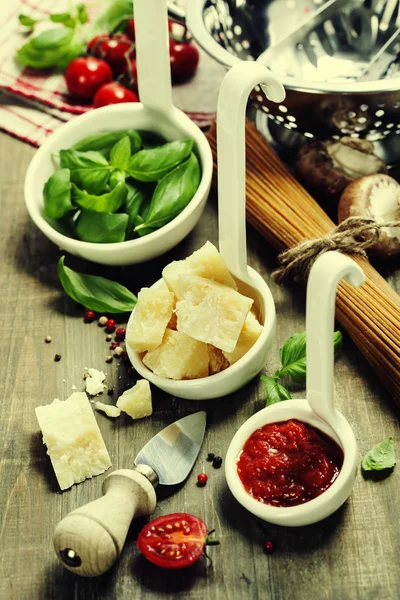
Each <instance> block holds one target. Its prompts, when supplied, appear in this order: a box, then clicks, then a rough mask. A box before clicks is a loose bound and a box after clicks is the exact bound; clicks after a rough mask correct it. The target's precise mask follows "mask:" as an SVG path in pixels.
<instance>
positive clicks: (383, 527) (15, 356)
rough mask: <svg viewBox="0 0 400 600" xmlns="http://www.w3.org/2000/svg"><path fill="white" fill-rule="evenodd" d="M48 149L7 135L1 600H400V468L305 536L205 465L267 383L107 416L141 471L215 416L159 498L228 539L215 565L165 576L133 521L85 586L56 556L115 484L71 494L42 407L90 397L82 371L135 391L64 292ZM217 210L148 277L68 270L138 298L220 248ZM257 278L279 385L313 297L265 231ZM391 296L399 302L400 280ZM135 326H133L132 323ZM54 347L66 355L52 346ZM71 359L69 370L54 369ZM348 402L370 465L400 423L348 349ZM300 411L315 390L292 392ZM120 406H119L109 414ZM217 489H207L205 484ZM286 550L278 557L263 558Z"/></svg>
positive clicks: (0, 275)
mask: <svg viewBox="0 0 400 600" xmlns="http://www.w3.org/2000/svg"><path fill="white" fill-rule="evenodd" d="M33 154H34V149H33V148H30V147H29V146H27V145H24V144H23V143H21V142H19V141H16V140H14V139H12V138H10V137H8V136H6V135H0V156H1V161H0V182H1V183H0V186H1V187H0V191H1V208H2V218H1V225H0V226H1V238H0V239H1V263H0V269H1V270H0V289H1V299H2V332H3V333H2V343H1V350H0V352H1V362H0V365H1V378H0V381H1V395H2V401H1V405H0V443H1V447H2V452H1V456H0V472H1V486H0V515H1V525H0V598H1V599H2V600H14V599H24V600H25V599H26V600H36V599H38V600H39V599H40V600H43V599H50V598H51V599H72V598H74V599H77V600H92V599H96V600H97V599H103V598H104V599H105V598H107V599H118V600H125V599H128V598H129V599H132V598H135V599H136V598H137V599H139V598H140V599H141V600H142V599H143V600H144V599H146V600H147V599H150V598H151V599H153V598H161V597H163V598H171V599H172V598H185V600H203V599H207V598H209V599H213V600H222V599H224V600H236V599H242V598H251V599H253V598H254V599H255V598H271V599H274V600H288V599H291V600H294V599H299V600H303V599H304V600H322V599H329V600H350V599H351V600H353V599H356V598H357V599H362V600H368V599H371V600H378V599H384V600H389V599H391V598H393V599H398V598H399V594H400V592H399V589H400V569H399V555H400V495H399V493H398V489H399V485H400V470H399V467H398V468H397V470H396V469H395V471H394V472H393V473H392V474H391V475H390V476H389V477H387V478H386V479H383V480H381V481H372V480H366V479H364V477H363V476H362V474H361V473H359V474H358V476H357V480H356V485H355V488H354V492H353V494H352V496H351V497H350V499H349V500H348V502H346V504H345V505H344V506H343V507H342V508H341V509H340V510H339V511H338V512H337V513H336V514H335V515H333V516H332V517H330V518H328V519H326V520H325V521H323V522H322V523H319V524H317V525H313V526H309V527H303V528H299V529H289V528H281V527H276V526H272V525H269V524H267V523H264V522H262V521H259V520H257V519H256V518H255V517H253V516H252V515H251V514H249V513H248V512H246V510H245V509H243V508H242V507H241V506H240V505H239V504H238V503H237V502H236V501H235V500H234V498H233V497H232V496H231V494H230V492H229V490H228V489H227V486H226V483H225V479H224V471H223V469H220V470H215V469H213V468H212V467H211V465H210V463H208V462H207V461H206V456H207V453H208V452H214V453H217V454H221V455H222V456H224V455H225V452H226V450H227V447H228V444H229V442H230V440H231V438H232V436H233V434H234V433H235V431H236V430H237V429H238V427H239V426H240V425H241V424H242V423H243V422H244V420H245V419H247V418H248V417H249V416H251V415H252V414H254V412H256V411H257V410H259V409H261V408H262V407H263V406H264V403H265V399H264V393H263V389H262V385H261V383H260V381H259V378H256V379H255V380H254V381H253V382H252V383H251V384H249V385H247V386H246V387H245V388H244V389H242V390H241V391H239V392H237V393H236V394H234V395H233V396H231V397H228V398H225V399H221V400H219V401H218V400H216V401H210V402H204V403H196V402H191V401H184V400H179V399H177V398H171V397H168V395H166V394H164V393H162V392H159V391H157V390H155V389H154V390H153V391H154V413H153V415H152V416H151V417H149V418H147V419H143V420H142V421H138V422H134V421H132V420H130V419H129V417H127V418H124V417H121V418H120V419H117V420H116V421H112V420H111V419H108V418H107V417H105V416H104V415H102V414H100V413H96V419H97V422H98V423H99V426H100V428H101V431H102V434H103V436H104V439H105V442H106V445H107V448H108V450H109V452H110V455H111V459H112V463H113V468H114V469H117V468H122V467H129V466H131V465H132V463H133V459H134V457H135V455H136V453H137V451H138V450H139V449H140V448H141V447H142V445H143V444H144V443H145V442H147V441H148V440H149V439H150V438H151V437H152V436H153V435H154V434H155V433H157V432H158V431H159V430H160V429H161V428H163V427H164V426H165V425H167V424H169V423H171V422H172V421H174V420H175V419H177V418H180V417H182V416H185V415H186V414H189V413H191V412H194V411H196V410H199V409H205V410H206V411H207V420H208V426H207V432H206V437H205V441H204V445H203V447H202V450H201V453H200V456H199V459H198V461H197V463H196V465H195V468H194V470H193V472H192V474H191V475H190V477H189V478H188V480H187V481H186V483H185V484H184V485H183V486H181V487H180V488H179V489H174V490H161V488H159V490H158V496H159V503H158V505H157V509H156V513H155V516H158V515H163V514H168V513H171V512H178V511H184V512H188V513H193V514H195V515H197V516H199V517H201V518H203V519H204V520H205V521H206V522H207V524H208V526H209V528H210V529H212V528H215V529H216V536H217V537H218V538H219V539H220V541H221V545H220V546H219V547H214V548H211V549H210V551H209V554H210V556H211V557H212V559H213V564H212V565H211V564H209V562H208V561H207V560H206V559H204V560H203V559H201V560H200V561H199V562H198V563H197V564H196V565H195V566H193V567H191V568H189V569H186V570H183V571H181V572H170V571H165V570H162V569H159V568H157V567H155V566H153V565H152V564H150V563H148V562H147V561H146V560H145V559H144V558H143V557H142V556H141V555H140V553H139V551H138V550H137V548H136V544H135V537H136V535H137V533H138V531H139V530H140V528H141V526H142V525H143V521H141V522H134V523H133V525H132V528H131V531H130V533H129V536H128V540H127V543H126V547H125V550H124V552H123V555H122V558H121V560H120V561H119V563H118V564H117V565H116V566H115V567H114V568H113V569H111V571H110V572H109V573H107V574H106V575H103V576H102V577H99V578H97V579H83V578H79V577H77V576H74V575H73V574H72V573H70V572H68V571H67V570H65V569H64V568H63V567H62V566H61V564H60V563H59V562H58V561H57V558H56V556H55V554H54V551H53V548H52V535H53V530H54V527H55V525H56V524H57V523H58V521H59V520H60V519H61V518H63V517H64V516H65V515H66V514H67V513H68V512H69V511H71V510H72V509H75V508H77V507H78V506H80V505H81V504H84V503H86V502H88V501H90V500H93V499H94V498H96V497H97V496H99V494H100V489H101V483H102V480H103V478H104V476H99V477H96V478H94V479H93V480H88V481H85V482H84V483H81V484H79V485H77V486H74V487H73V488H72V489H70V490H68V491H66V492H64V493H60V492H59V490H58V487H57V482H56V479H55V476H54V473H53V470H52V467H51V464H50V461H49V458H48V456H47V455H46V448H45V447H44V446H43V444H42V440H41V434H40V432H39V428H38V424H37V421H36V417H35V413H34V408H35V407H36V406H38V405H41V404H47V403H49V402H51V401H52V400H53V398H55V397H58V398H60V399H65V398H67V397H68V396H69V395H70V394H71V393H72V388H73V386H76V387H77V388H78V390H80V389H82V388H83V379H82V378H83V374H84V367H95V368H97V369H103V370H104V371H105V372H106V373H107V383H108V385H109V386H113V387H114V388H115V393H114V399H116V398H117V396H118V394H119V393H120V392H122V391H123V390H125V389H126V388H127V387H129V386H131V385H132V384H133V383H134V381H135V377H134V376H133V375H132V374H129V373H128V370H127V368H126V367H125V366H124V365H123V364H122V363H121V362H120V361H118V360H114V361H113V363H111V364H106V363H105V357H106V355H107V354H108V353H109V351H108V344H107V343H106V342H105V333H104V330H103V329H101V328H99V327H98V326H97V325H96V323H92V324H85V323H84V322H83V318H82V317H83V312H84V311H83V309H82V307H80V306H77V305H76V304H75V303H74V302H72V301H71V300H70V299H69V298H68V297H66V296H65V294H64V293H63V291H62V289H61V286H60V284H59V282H58V278H57V271H56V265H57V261H58V258H59V256H60V251H59V250H58V249H57V248H56V247H55V246H54V245H53V244H51V243H50V242H49V241H48V240H47V239H46V238H45V237H44V236H43V235H42V234H41V233H40V232H39V230H38V229H36V227H35V226H34V225H33V224H32V223H31V221H30V219H29V216H28V214H27V211H26V209H25V205H24V200H23V184H24V174H25V171H26V168H27V165H28V163H29V161H30V159H31V157H32V156H33ZM216 216H217V215H216V205H215V198H214V199H213V198H211V199H210V201H209V203H208V206H207V209H206V211H205V214H204V216H203V217H202V219H201V221H200V223H199V224H198V226H197V227H196V229H195V230H194V231H193V233H192V234H191V235H190V236H189V237H188V238H187V239H186V240H185V241H184V242H182V243H181V244H180V245H179V246H178V247H177V248H175V249H174V250H173V251H171V252H170V253H168V255H166V256H163V257H162V258H160V259H157V260H154V261H152V262H151V263H149V264H146V265H142V266H140V265H139V266H133V267H129V268H104V267H101V266H94V265H91V264H90V263H85V262H84V261H79V260H77V259H75V258H73V257H70V256H67V259H66V262H67V264H68V265H70V266H72V267H73V268H75V269H77V270H81V271H87V272H93V273H96V274H103V275H104V276H106V277H109V278H111V279H117V280H119V281H120V282H121V283H124V284H125V285H127V286H128V287H129V288H130V289H132V291H134V292H135V293H136V292H138V290H139V289H140V288H141V287H142V286H144V285H149V284H151V283H152V282H153V281H154V280H155V279H156V278H158V277H159V274H160V271H161V269H162V267H163V266H164V265H165V264H167V263H168V262H170V261H171V260H173V259H180V258H183V257H185V256H186V255H188V254H189V253H190V252H192V251H193V250H194V249H196V248H198V247H199V246H200V245H202V244H203V243H204V242H205V241H206V240H207V239H209V240H211V241H212V242H216V241H217V218H216ZM248 245H249V253H250V258H249V262H250V264H251V265H252V266H253V267H255V268H256V269H257V270H258V271H259V272H260V273H261V274H262V275H263V277H265V278H266V280H267V281H268V283H269V284H270V285H271V290H272V293H273V296H274V298H275V302H276V308H277V314H278V318H277V334H276V340H275V343H274V346H273V348H272V351H271V353H270V355H269V358H268V361H267V364H266V366H265V372H266V373H267V374H271V373H273V372H274V371H275V369H277V368H278V367H279V348H280V346H281V345H282V343H283V342H284V340H285V339H286V338H287V337H289V336H290V335H291V334H293V333H294V332H296V331H298V330H302V329H304V293H303V290H302V289H301V288H299V287H297V286H295V285H293V286H285V287H278V286H277V285H276V284H274V282H272V281H271V278H270V273H271V271H272V270H273V268H274V267H275V266H276V256H275V253H274V251H272V250H271V249H270V248H268V246H267V244H266V243H265V242H264V240H263V239H262V238H261V237H260V236H259V235H258V234H257V233H256V232H254V231H253V230H252V229H249V231H248ZM390 281H391V283H392V285H393V286H394V287H396V286H397V289H398V290H399V287H400V271H398V272H397V273H392V274H391V276H390ZM121 324H123V322H122V321H121ZM47 335H50V336H51V337H52V342H51V343H50V344H46V343H45V341H44V339H45V337H46V336H47ZM56 353H58V354H61V356H62V358H61V360H60V362H54V355H55V354H56ZM335 388H336V389H335V393H336V402H337V406H338V407H339V409H340V410H342V411H343V413H344V414H345V416H346V417H347V418H348V420H349V421H350V422H351V423H352V425H353V426H354V429H355V432H356V436H357V440H358V443H359V455H360V460H361V457H362V455H363V454H364V452H365V451H367V450H368V449H369V448H370V447H371V446H373V445H374V444H375V443H377V442H379V441H381V440H383V439H384V438H386V437H387V436H389V435H393V436H394V437H395V443H396V446H397V447H398V448H399V446H398V443H397V440H398V435H399V423H398V411H397V410H396V409H395V408H394V406H393V405H392V403H391V401H390V398H389V397H388V395H387V394H386V392H385V390H384V389H383V388H382V386H381V385H380V383H379V382H378V381H377V380H376V378H375V377H374V375H373V373H372V372H371V370H370V369H369V367H368V364H367V363H366V362H365V360H364V359H363V357H362V356H361V355H360V353H359V351H358V350H357V348H355V346H354V345H353V344H352V343H351V341H350V340H349V339H348V338H347V337H346V336H345V337H344V350H343V352H342V354H341V356H340V358H339V360H338V361H337V364H336V371H335ZM292 390H293V391H295V395H296V396H298V397H299V396H300V397H304V390H300V391H298V390H297V389H295V388H293V387H292ZM107 400H108V399H106V401H107ZM203 471H204V472H206V473H207V474H208V476H209V480H208V483H207V485H206V486H205V487H204V488H198V487H197V486H196V476H197V474H198V473H200V472H203ZM266 540H272V541H273V542H274V544H275V551H274V552H273V553H272V554H270V555H266V554H265V553H264V552H263V543H264V542H265V541H266Z"/></svg>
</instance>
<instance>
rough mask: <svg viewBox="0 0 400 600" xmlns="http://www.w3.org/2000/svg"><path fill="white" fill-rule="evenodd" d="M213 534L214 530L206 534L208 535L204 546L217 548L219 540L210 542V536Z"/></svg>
mask: <svg viewBox="0 0 400 600" xmlns="http://www.w3.org/2000/svg"><path fill="white" fill-rule="evenodd" d="M214 532H215V529H211V531H209V532H208V535H207V537H206V539H205V542H204V545H205V546H219V544H220V541H219V540H211V539H210V535H212V534H213V533H214ZM206 556H207V555H206Z"/></svg>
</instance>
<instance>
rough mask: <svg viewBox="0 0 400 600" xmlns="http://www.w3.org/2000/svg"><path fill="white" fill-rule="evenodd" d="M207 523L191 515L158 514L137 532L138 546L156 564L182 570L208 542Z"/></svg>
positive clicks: (198, 556) (191, 562)
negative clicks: (161, 515)
mask: <svg viewBox="0 0 400 600" xmlns="http://www.w3.org/2000/svg"><path fill="white" fill-rule="evenodd" d="M207 533H208V530H207V525H206V524H205V523H204V521H202V520H201V519H199V518H198V517H194V516H193V515H189V514H187V513H174V514H171V515H166V516H163V517H158V519H154V520H153V521H150V523H148V524H147V525H145V526H144V527H143V529H142V531H141V532H140V533H139V537H138V540H137V545H138V548H139V550H140V551H141V552H142V554H144V556H145V557H146V558H147V559H148V560H149V561H150V562H152V563H154V564H155V565H158V566H159V567H165V568H167V569H183V568H184V567H188V566H189V565H192V564H193V563H195V562H196V561H197V560H199V558H200V556H201V555H202V554H203V550H204V546H205V545H206V543H210V544H212V545H213V544H218V543H219V542H217V541H216V540H215V541H214V540H213V541H211V542H208V540H207Z"/></svg>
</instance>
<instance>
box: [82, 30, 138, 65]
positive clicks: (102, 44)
mask: <svg viewBox="0 0 400 600" xmlns="http://www.w3.org/2000/svg"><path fill="white" fill-rule="evenodd" d="M88 50H89V52H90V53H91V54H92V55H93V56H96V57H97V58H102V59H103V60H105V61H106V62H107V63H108V64H109V65H110V67H111V68H112V70H113V71H114V73H122V72H124V71H125V70H126V69H127V65H128V63H129V61H132V60H133V59H134V58H135V46H134V44H133V43H132V40H131V39H130V38H129V37H128V36H126V35H124V34H123V33H121V34H118V35H108V34H102V35H97V36H96V37H94V38H93V39H92V40H91V41H90V42H89V45H88Z"/></svg>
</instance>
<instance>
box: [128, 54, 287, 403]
mask: <svg viewBox="0 0 400 600" xmlns="http://www.w3.org/2000/svg"><path fill="white" fill-rule="evenodd" d="M257 84H261V86H262V87H263V89H264V91H265V93H266V95H267V96H268V98H269V99H270V100H272V101H275V102H282V100H283V99H284V96H285V92H284V89H283V87H282V85H281V83H280V82H279V81H278V80H277V78H276V77H275V76H274V75H272V73H271V72H270V71H269V70H268V69H267V68H266V67H264V66H262V65H258V64H255V63H240V64H238V65H236V66H234V67H232V69H231V70H230V71H229V72H228V73H227V74H226V76H225V78H224V80H223V82H222V85H221V89H220V93H219V99H218V110H217V136H218V139H217V142H218V212H219V247H220V252H221V255H222V257H223V258H224V260H225V262H226V264H227V266H228V269H229V270H230V272H231V273H232V275H233V276H234V277H235V279H236V282H237V284H238V290H239V292H241V293H243V294H244V295H246V296H249V297H251V298H253V299H254V307H255V310H256V313H258V318H259V320H260V323H262V324H263V326H264V327H263V331H262V333H261V335H260V337H259V338H258V340H257V342H256V343H255V344H254V346H253V347H252V348H251V349H250V350H249V351H248V352H247V353H246V354H245V355H244V356H243V357H242V358H241V359H239V360H238V361H237V362H236V363H234V364H233V365H231V366H230V367H228V368H227V369H226V370H225V371H221V372H220V373H217V374H215V375H211V376H209V377H202V378H200V379H191V380H184V381H174V380H172V379H166V378H163V377H159V376H158V375H155V374H154V373H153V372H152V371H150V369H148V368H147V367H146V366H145V365H144V364H143V362H142V360H141V357H140V355H139V354H138V353H136V352H134V351H133V350H132V349H131V348H129V346H127V351H128V356H129V358H130V360H131V362H132V365H133V367H134V368H135V369H136V371H138V373H140V375H142V377H145V378H146V379H148V380H149V381H150V382H151V383H153V384H154V385H156V386H157V387H159V388H160V389H162V390H164V391H165V392H168V393H169V394H171V395H173V396H178V397H179V398H186V399H189V400H209V399H211V398H219V397H221V396H226V395H228V394H231V393H233V392H235V391H236V390H238V389H239V388H241V387H243V386H244V385H245V384H246V383H247V382H249V381H250V380H251V379H253V377H255V376H256V375H257V373H259V372H260V371H261V369H262V368H263V366H264V364H265V360H266V357H267V354H268V352H269V349H270V347H271V344H272V341H273V338H274V332H275V304H274V301H273V298H272V294H271V292H270V289H269V287H268V285H267V284H266V282H265V281H264V279H263V278H262V277H261V276H260V275H259V274H258V273H257V272H256V271H255V270H254V269H252V268H250V267H248V266H247V251H246V212H245V203H246V160H245V152H246V146H245V111H246V103H247V99H248V96H249V94H250V92H251V90H252V89H253V88H254V87H255V86H256V85H257ZM161 281H162V280H161ZM131 318H132V317H131ZM129 326H130V323H128V328H129Z"/></svg>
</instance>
